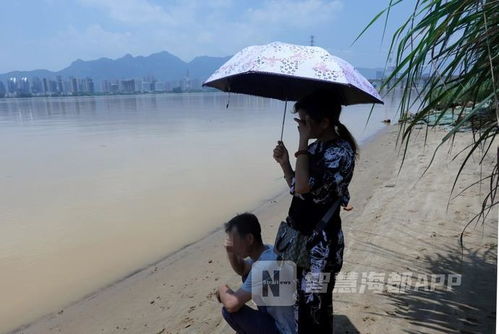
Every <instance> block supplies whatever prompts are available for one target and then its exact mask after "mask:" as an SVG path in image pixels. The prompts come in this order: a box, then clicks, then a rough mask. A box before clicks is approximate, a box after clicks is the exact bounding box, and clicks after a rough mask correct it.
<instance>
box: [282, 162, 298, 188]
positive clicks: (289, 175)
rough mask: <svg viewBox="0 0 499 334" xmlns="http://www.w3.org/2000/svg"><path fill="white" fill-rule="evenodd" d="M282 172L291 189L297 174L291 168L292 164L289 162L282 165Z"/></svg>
mask: <svg viewBox="0 0 499 334" xmlns="http://www.w3.org/2000/svg"><path fill="white" fill-rule="evenodd" d="M281 168H282V171H283V172H284V179H286V182H287V183H288V186H289V187H290V188H291V183H292V181H293V177H294V176H295V172H294V171H293V168H292V167H291V163H290V162H289V160H288V161H287V162H286V163H284V164H282V165H281Z"/></svg>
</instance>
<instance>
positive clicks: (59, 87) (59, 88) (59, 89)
mask: <svg viewBox="0 0 499 334" xmlns="http://www.w3.org/2000/svg"><path fill="white" fill-rule="evenodd" d="M56 79H57V93H59V94H63V93H64V86H63V85H62V77H61V76H60V75H58V76H57V78H56Z"/></svg>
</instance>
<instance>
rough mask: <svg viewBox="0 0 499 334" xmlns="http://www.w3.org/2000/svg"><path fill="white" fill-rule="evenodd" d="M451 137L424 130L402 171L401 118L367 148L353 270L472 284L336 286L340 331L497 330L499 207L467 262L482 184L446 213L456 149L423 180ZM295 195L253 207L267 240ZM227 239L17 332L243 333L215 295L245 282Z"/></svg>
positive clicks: (350, 226) (472, 173) (350, 247)
mask: <svg viewBox="0 0 499 334" xmlns="http://www.w3.org/2000/svg"><path fill="white" fill-rule="evenodd" d="M442 133H443V132H442V131H441V130H435V131H433V130H432V131H430V133H429V138H428V142H427V146H426V147H424V145H423V141H424V140H423V139H424V138H423V137H424V131H421V133H420V134H419V135H418V136H415V135H414V136H413V139H412V142H413V145H412V146H411V148H410V151H409V154H408V157H407V158H406V162H405V165H404V168H403V169H402V171H401V173H400V174H399V175H397V172H398V167H399V160H400V156H398V155H397V152H396V151H395V150H394V144H395V139H396V136H397V128H396V126H390V127H387V128H386V130H384V131H383V132H382V133H381V134H379V135H378V136H377V137H376V138H375V139H374V140H373V141H371V142H369V143H367V144H366V145H364V146H363V147H362V149H361V156H360V159H359V160H358V161H357V167H356V170H355V175H354V178H353V181H352V184H351V187H350V193H351V195H352V201H351V204H352V205H353V206H354V210H353V211H352V212H349V213H346V212H343V214H342V219H343V227H344V232H345V243H346V251H345V262H344V266H343V270H342V272H343V273H346V272H356V273H358V275H359V278H358V284H357V286H360V285H361V273H363V272H378V273H379V272H383V273H386V277H388V274H389V273H392V272H399V273H401V272H412V274H413V281H414V280H415V278H416V277H417V275H418V274H431V273H434V274H450V273H454V274H461V275H462V281H461V286H456V287H454V288H453V289H452V290H450V291H448V290H446V289H444V288H437V289H436V290H435V291H424V289H423V288H420V289H419V290H418V291H415V290H414V289H411V290H406V292H405V293H389V292H387V286H386V285H385V286H384V289H383V292H382V293H376V292H375V291H372V290H367V291H366V292H365V293H335V294H334V312H335V321H336V325H335V327H336V329H337V332H338V333H344V332H347V331H348V332H349V333H355V332H360V333H401V332H410V333H451V332H459V331H460V332H461V333H467V332H468V333H493V332H494V323H495V307H496V305H495V301H496V299H495V294H496V293H495V292H496V264H497V210H495V212H494V213H491V215H490V216H489V218H488V219H487V221H486V222H485V224H484V225H478V227H477V228H476V229H474V228H473V227H471V228H470V229H469V230H468V232H467V235H466V237H465V240H464V241H465V249H464V254H463V257H462V258H461V253H460V251H459V245H458V237H459V233H460V232H461V230H462V228H463V226H464V223H465V222H466V221H468V220H469V219H470V218H471V217H472V216H473V215H474V213H475V212H477V210H478V208H479V206H480V200H479V197H478V192H479V187H478V186H476V187H473V188H471V189H470V190H468V191H466V192H465V193H464V194H463V195H462V196H459V197H457V198H456V199H455V200H453V201H452V202H451V204H450V206H449V210H448V211H447V212H446V204H447V199H448V195H449V191H450V188H451V186H452V182H453V180H454V177H455V174H456V172H457V170H458V168H459V165H460V162H461V159H457V160H456V161H454V162H450V160H451V155H448V153H447V152H448V147H449V146H448V145H445V146H444V147H442V148H441V150H440V152H439V154H438V155H437V157H436V159H435V161H434V162H433V165H432V167H431V169H430V170H429V171H428V173H427V174H426V175H425V176H424V177H423V178H422V179H421V180H419V181H418V176H419V175H420V174H421V172H422V171H423V169H424V167H425V166H426V165H427V163H428V162H429V159H430V158H431V154H432V152H433V149H434V147H436V145H437V144H438V143H439V141H440V138H441V137H442ZM469 142H471V134H460V135H459V136H458V137H457V138H456V141H455V143H454V145H455V147H454V149H453V150H452V152H453V153H456V152H458V151H459V148H460V147H464V145H465V144H467V143H469ZM493 153H494V152H493ZM493 153H492V154H491V155H490V157H489V158H488V159H486V160H485V162H484V172H486V170H487V168H491V166H492V164H493V163H494V161H495V160H494V159H495V157H494V154H493ZM477 163H478V160H477V159H475V160H474V161H472V162H471V163H470V166H469V167H468V168H467V169H466V170H465V171H464V172H463V175H462V178H461V180H460V183H459V184H460V185H461V186H460V187H458V191H460V189H462V188H464V186H465V185H468V184H470V183H472V182H473V181H475V180H476V179H477V177H478V171H479V168H478V167H477V166H478V165H477ZM283 184H284V180H283ZM486 186H487V185H482V191H484V190H486ZM290 201H291V196H290V195H289V194H288V192H287V190H286V188H285V187H283V193H282V194H280V195H279V196H277V197H275V198H273V199H270V200H269V201H267V202H266V203H265V204H264V205H262V206H261V207H259V208H258V209H256V210H254V211H253V212H254V213H255V214H256V215H257V216H258V217H259V219H260V221H261V223H262V225H263V236H264V241H266V242H269V243H271V242H272V240H273V237H274V235H275V230H276V228H277V226H278V224H279V222H280V221H281V220H282V219H284V218H285V216H286V213H287V209H288V206H289V203H290ZM222 223H223V222H221V224H222ZM223 238H224V233H223V231H222V230H218V231H215V232H214V233H212V234H210V235H209V236H207V237H206V238H203V239H202V240H200V241H198V242H196V243H194V244H192V245H189V246H188V247H185V248H183V249H182V250H179V251H178V252H176V253H175V254H173V255H171V256H169V257H167V258H165V259H163V260H162V261H160V262H158V263H157V264H155V265H153V266H151V267H148V268H146V269H144V270H142V271H139V272H137V273H135V274H133V275H131V276H129V277H127V278H126V279H123V280H121V281H119V282H117V283H115V284H113V285H111V286H109V287H107V288H104V289H102V290H100V291H98V292H96V293H94V294H92V295H91V296H88V297H87V298H85V299H83V300H81V301H79V302H77V303H74V304H72V305H70V306H68V307H65V308H64V309H62V310H60V311H59V312H56V313H54V314H51V315H47V316H45V317H43V318H41V319H39V320H38V321H36V322H34V323H32V324H31V325H29V326H26V327H25V328H23V329H20V330H18V331H16V333H36V334H42V333H71V334H77V333H179V332H180V333H231V332H232V331H231V330H230V328H229V327H228V326H227V325H226V324H225V322H224V321H223V319H222V317H221V314H220V305H219V304H218V303H217V302H216V300H215V298H214V296H213V291H214V288H215V287H216V286H218V285H219V284H222V283H228V284H229V285H230V286H234V287H235V286H237V285H238V284H239V281H238V277H237V276H236V275H235V274H234V273H232V272H231V269H230V267H229V265H228V263H227V261H226V258H225V253H224V249H223V247H222V242H223ZM413 283H414V282H413ZM337 286H338V285H337Z"/></svg>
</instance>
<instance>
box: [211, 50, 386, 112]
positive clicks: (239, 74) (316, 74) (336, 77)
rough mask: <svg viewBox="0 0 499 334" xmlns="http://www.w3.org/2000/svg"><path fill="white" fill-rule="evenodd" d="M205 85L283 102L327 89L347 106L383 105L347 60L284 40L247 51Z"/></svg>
mask: <svg viewBox="0 0 499 334" xmlns="http://www.w3.org/2000/svg"><path fill="white" fill-rule="evenodd" d="M203 86H209V87H214V88H217V89H220V90H222V91H224V92H233V93H242V94H249V95H256V96H262V97H269V98H274V99H279V100H282V101H297V100H299V99H300V98H302V97H303V96H305V95H307V94H309V93H312V92H313V91H315V90H326V91H330V92H331V95H332V96H334V98H335V99H337V100H338V101H339V102H340V103H341V104H342V105H351V104H359V103H383V101H382V100H381V97H380V95H379V94H378V92H377V91H376V89H375V88H374V87H373V86H372V85H371V83H370V82H369V81H368V80H367V79H366V78H365V77H364V76H363V75H362V74H360V73H359V72H358V71H357V70H356V69H355V68H354V67H353V66H352V65H351V64H350V63H348V62H347V61H345V60H343V59H341V58H339V57H336V56H333V55H331V54H330V53H329V52H327V51H326V50H324V49H323V48H320V47H317V46H302V45H295V44H289V43H282V42H272V43H269V44H265V45H255V46H250V47H247V48H244V49H243V50H241V51H240V52H238V53H237V54H235V55H234V56H233V57H232V58H231V59H229V60H228V61H227V62H226V63H225V64H223V65H222V66H221V67H220V68H219V69H218V70H216V71H215V72H214V73H213V74H212V75H211V76H210V77H209V78H208V79H207V80H206V81H205V82H204V83H203Z"/></svg>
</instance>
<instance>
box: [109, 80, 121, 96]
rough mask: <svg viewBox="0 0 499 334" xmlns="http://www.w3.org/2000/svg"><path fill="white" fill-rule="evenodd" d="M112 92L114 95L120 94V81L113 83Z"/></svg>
mask: <svg viewBox="0 0 499 334" xmlns="http://www.w3.org/2000/svg"><path fill="white" fill-rule="evenodd" d="M110 92H111V93H112V94H118V93H119V92H120V83H119V82H118V81H115V82H112V83H111V89H110Z"/></svg>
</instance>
